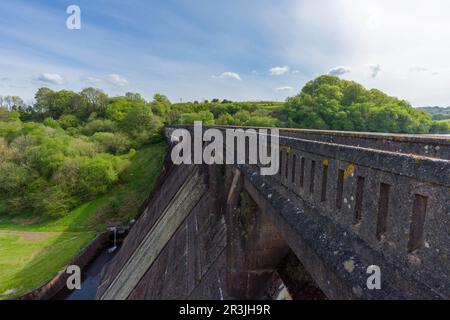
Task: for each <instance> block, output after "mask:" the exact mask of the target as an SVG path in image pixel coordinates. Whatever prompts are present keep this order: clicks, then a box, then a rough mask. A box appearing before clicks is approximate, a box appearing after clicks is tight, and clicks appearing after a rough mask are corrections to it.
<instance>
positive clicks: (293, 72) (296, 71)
mask: <svg viewBox="0 0 450 320" xmlns="http://www.w3.org/2000/svg"><path fill="white" fill-rule="evenodd" d="M298 73H300V70H293V71H292V74H298Z"/></svg>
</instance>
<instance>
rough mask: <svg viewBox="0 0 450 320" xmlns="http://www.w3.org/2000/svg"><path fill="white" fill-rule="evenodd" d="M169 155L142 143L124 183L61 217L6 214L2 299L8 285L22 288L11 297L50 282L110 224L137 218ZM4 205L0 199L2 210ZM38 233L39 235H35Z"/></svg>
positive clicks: (0, 237)
mask: <svg viewBox="0 0 450 320" xmlns="http://www.w3.org/2000/svg"><path fill="white" fill-rule="evenodd" d="M164 154H165V145H164V144H163V143H160V144H155V145H151V146H147V147H144V148H142V149H141V150H139V151H138V152H137V154H136V156H135V157H134V158H133V159H132V162H131V165H130V167H129V168H128V169H127V170H126V171H125V172H124V174H123V179H122V180H123V181H124V183H123V184H122V185H118V186H116V187H114V188H113V189H112V190H111V191H110V192H108V193H107V194H106V195H104V196H102V197H100V198H98V199H96V200H93V201H89V202H87V203H85V204H83V205H81V206H80V207H78V208H76V209H75V210H73V211H72V212H71V213H70V214H69V215H67V216H65V217H63V218H60V219H58V220H45V219H42V218H39V217H36V216H33V215H31V214H22V215H19V216H17V215H16V216H13V217H11V216H7V215H1V214H0V299H2V297H3V298H6V296H4V295H3V294H4V293H5V292H6V291H8V290H12V289H17V290H18V291H17V292H16V293H14V294H12V295H9V296H8V297H7V298H11V297H14V296H19V295H21V294H23V293H24V292H27V291H29V290H31V289H33V288H35V287H37V286H39V285H40V284H42V283H44V282H45V281H47V280H48V279H50V278H51V277H52V276H53V275H55V274H56V273H57V272H58V271H59V270H61V268H63V267H64V266H65V265H66V264H67V263H68V262H70V260H72V259H73V257H74V256H76V255H77V254H78V253H79V252H80V251H81V250H82V249H83V248H84V247H85V246H86V245H87V244H88V243H89V242H90V241H91V240H92V239H93V238H94V237H95V235H96V234H97V233H98V232H101V231H103V230H105V227H106V224H108V223H114V222H122V221H127V220H129V219H131V218H132V217H134V216H135V215H136V213H137V210H138V209H139V207H140V205H141V204H142V202H143V201H144V200H145V198H146V197H147V196H148V194H149V192H150V191H151V190H152V188H153V186H154V185H155V183H156V179H157V177H158V175H159V172H160V169H161V166H162V162H163V159H164ZM2 207H4V201H2V200H1V199H0V212H1V211H2V210H1V208H2ZM2 230H3V232H2ZM5 230H7V231H8V233H6V232H5ZM36 232H39V234H38V235H39V236H38V237H36V236H35V237H33V235H36V234H35V233H36ZM30 234H31V236H30Z"/></svg>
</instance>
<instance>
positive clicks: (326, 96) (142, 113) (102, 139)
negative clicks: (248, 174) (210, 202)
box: [0, 76, 449, 215]
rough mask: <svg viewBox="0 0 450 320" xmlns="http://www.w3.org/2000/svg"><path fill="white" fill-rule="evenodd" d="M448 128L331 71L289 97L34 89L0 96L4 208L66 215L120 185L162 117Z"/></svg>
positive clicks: (170, 120)
mask: <svg viewBox="0 0 450 320" xmlns="http://www.w3.org/2000/svg"><path fill="white" fill-rule="evenodd" d="M194 121H203V123H204V124H205V125H213V124H218V125H238V126H262V127H273V126H278V127H294V128H311V129H329V130H348V131H375V132H402V133H430V132H432V133H433V132H441V133H442V132H448V130H449V124H448V122H442V121H441V122H440V121H434V120H433V119H432V118H431V117H430V116H429V115H428V114H427V113H426V112H423V111H420V110H417V109H415V108H413V107H412V106H411V105H410V104H409V103H408V102H406V101H404V100H399V99H397V98H394V97H389V96H387V95H386V94H384V93H383V92H381V91H379V90H376V89H370V90H368V89H365V88H364V87H363V86H361V85H359V84H358V83H356V82H352V81H347V80H342V79H339V78H338V77H334V76H321V77H318V78H317V79H315V80H313V81H310V82H308V83H307V84H306V85H305V86H304V87H303V89H302V90H301V92H300V93H299V94H298V95H296V96H294V97H291V98H288V99H287V101H286V102H285V103H279V102H233V101H230V100H226V99H225V100H221V101H220V100H219V99H213V100H211V101H202V102H198V101H194V102H186V103H171V102H170V101H169V99H168V98H167V97H166V96H164V95H161V94H156V95H154V97H153V99H152V100H151V101H146V100H145V99H144V98H143V97H142V96H141V95H140V94H138V93H127V94H125V95H124V96H116V97H109V96H108V95H107V94H106V93H104V92H103V91H101V90H99V89H95V88H85V89H83V90H82V91H80V92H73V91H69V90H59V91H54V90H51V89H49V88H40V89H39V90H38V91H37V92H36V94H35V99H34V103H33V104H32V105H26V104H25V103H23V100H22V99H20V98H19V97H11V96H9V97H3V98H2V99H0V205H1V204H2V202H3V204H4V207H6V209H7V211H8V212H11V213H17V212H37V213H45V214H48V215H61V214H66V213H67V212H69V211H70V210H71V209H72V208H74V207H75V206H77V205H79V204H81V203H82V202H84V201H86V200H88V199H92V198H95V197H97V196H99V195H101V194H103V193H105V192H106V191H107V190H108V189H109V188H111V187H112V186H113V185H116V184H120V183H121V177H122V174H123V172H124V170H126V168H127V166H128V164H129V162H130V160H131V159H132V158H133V156H134V154H135V152H136V151H135V150H137V149H139V148H141V147H142V146H143V145H144V144H146V143H149V142H151V141H156V140H158V139H161V134H160V133H161V129H162V127H163V125H164V124H192V123H193V122H194Z"/></svg>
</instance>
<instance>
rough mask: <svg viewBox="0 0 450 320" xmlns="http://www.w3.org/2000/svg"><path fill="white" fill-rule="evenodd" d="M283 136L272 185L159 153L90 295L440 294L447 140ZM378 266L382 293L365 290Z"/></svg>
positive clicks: (245, 172) (246, 168)
mask: <svg viewBox="0 0 450 320" xmlns="http://www.w3.org/2000/svg"><path fill="white" fill-rule="evenodd" d="M219 129H220V130H222V129H223V128H219ZM172 130H173V128H170V127H168V128H166V135H167V136H168V137H170V134H171V132H172ZM280 136H281V139H280V141H281V153H280V163H281V166H280V170H279V173H278V174H277V175H276V176H261V175H259V174H258V173H259V170H258V167H257V166H255V165H246V164H243V165H185V164H183V165H178V166H176V165H173V164H172V161H171V159H170V152H169V153H168V155H167V157H166V161H165V165H164V168H163V172H162V174H161V176H160V180H159V183H158V186H157V187H156V189H155V191H154V192H153V194H152V195H151V196H150V197H149V199H148V200H147V202H146V203H145V204H144V206H143V210H142V212H141V214H140V216H139V218H138V219H137V221H136V223H135V224H134V226H133V227H132V229H131V231H130V233H129V235H128V236H127V238H126V239H125V241H124V243H123V245H122V247H121V249H120V251H119V252H118V253H117V255H116V256H115V257H114V259H113V260H112V261H111V262H110V263H109V264H108V265H106V266H105V268H104V270H103V272H102V280H101V284H100V286H99V288H98V291H97V296H96V298H97V299H104V300H124V299H141V300H142V299H150V300H153V299H156V300H158V299H182V300H184V299H186V300H188V299H218V300H221V299H417V298H419V299H448V298H449V297H450V291H449V290H450V270H449V265H450V264H449V260H448V257H449V250H450V246H449V241H450V240H449V238H448V226H449V220H450V210H449V208H450V207H449V205H450V196H449V195H450V192H449V191H450V189H449V180H448V177H449V175H448V174H450V160H449V158H448V157H449V153H448V150H449V147H448V146H449V141H448V140H442V139H441V140H439V139H437V140H432V139H431V140H430V138H428V137H426V138H414V137H393V138H388V137H386V136H378V135H367V136H366V135H364V134H358V135H356V136H354V134H347V133H339V134H337V133H327V132H303V131H298V132H297V131H292V130H286V132H283V131H282V130H281V133H280ZM405 139H406V140H405ZM422 145H426V146H427V148H421V146H422ZM430 148H431V149H432V150H436V152H434V153H433V154H431V155H428V153H424V152H425V151H423V150H426V152H429V151H428V150H431V149H430ZM374 267H375V268H374ZM375 269H378V270H381V277H382V278H381V279H382V282H381V288H380V289H378V288H374V287H370V286H369V285H368V278H369V277H370V275H371V273H368V270H375Z"/></svg>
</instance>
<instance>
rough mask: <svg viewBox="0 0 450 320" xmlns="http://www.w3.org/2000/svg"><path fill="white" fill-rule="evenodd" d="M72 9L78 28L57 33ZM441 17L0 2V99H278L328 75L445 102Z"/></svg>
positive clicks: (416, 8) (261, 4) (431, 11)
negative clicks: (59, 95) (68, 92)
mask: <svg viewBox="0 0 450 320" xmlns="http://www.w3.org/2000/svg"><path fill="white" fill-rule="evenodd" d="M72 4H75V5H78V6H79V7H80V8H81V29H80V30H69V29H67V27H66V19H67V17H68V16H69V15H68V14H67V13H66V9H67V7H68V6H69V5H72ZM449 12H450V2H449V1H448V0H423V1H421V0H395V1H392V0H373V1H372V0H364V1H361V0H315V1H311V0H292V1H289V0H273V1H268V0H227V1H211V0H190V1H187V0H184V1H181V0H164V1H163V0H160V1H156V0H151V1H149V0H145V1H144V0H141V1H137V0H127V1H119V0H108V1H106V0H105V1H102V0H96V1H92V0H71V1H63V0H40V1H37V0H34V1H32V0H28V1H23V0H15V1H1V2H0V95H7V94H13V95H20V96H22V97H23V98H25V99H26V100H30V99H32V97H33V95H34V92H35V91H36V89H37V88H39V87H42V86H48V87H50V88H53V89H61V88H69V89H72V90H77V91H78V90H80V89H81V88H83V87H86V86H95V87H99V88H102V89H103V90H105V91H106V92H108V93H109V94H112V95H117V94H123V93H125V92H127V91H137V92H140V93H142V94H143V96H145V97H147V98H150V97H151V96H152V95H153V94H154V93H156V92H159V93H163V94H166V95H167V96H168V97H169V98H170V99H171V100H172V101H179V100H180V99H183V101H187V100H202V99H211V98H215V97H217V98H221V99H223V98H227V99H232V100H275V99H276V100H284V99H285V98H286V97H288V96H292V95H294V94H295V93H297V92H298V91H299V90H300V89H301V87H302V86H303V85H304V84H305V83H306V82H307V81H308V80H311V79H313V78H315V77H316V76H318V75H321V74H327V73H330V74H335V75H339V76H340V77H342V78H345V79H351V80H355V81H358V82H360V83H362V84H363V85H365V86H366V87H369V88H372V87H374V88H379V89H381V90H383V91H385V92H387V93H388V94H390V95H394V96H397V97H399V98H402V99H406V100H409V101H410V102H411V103H412V104H413V105H415V106H425V105H441V106H447V105H450V19H449V17H448V15H449Z"/></svg>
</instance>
